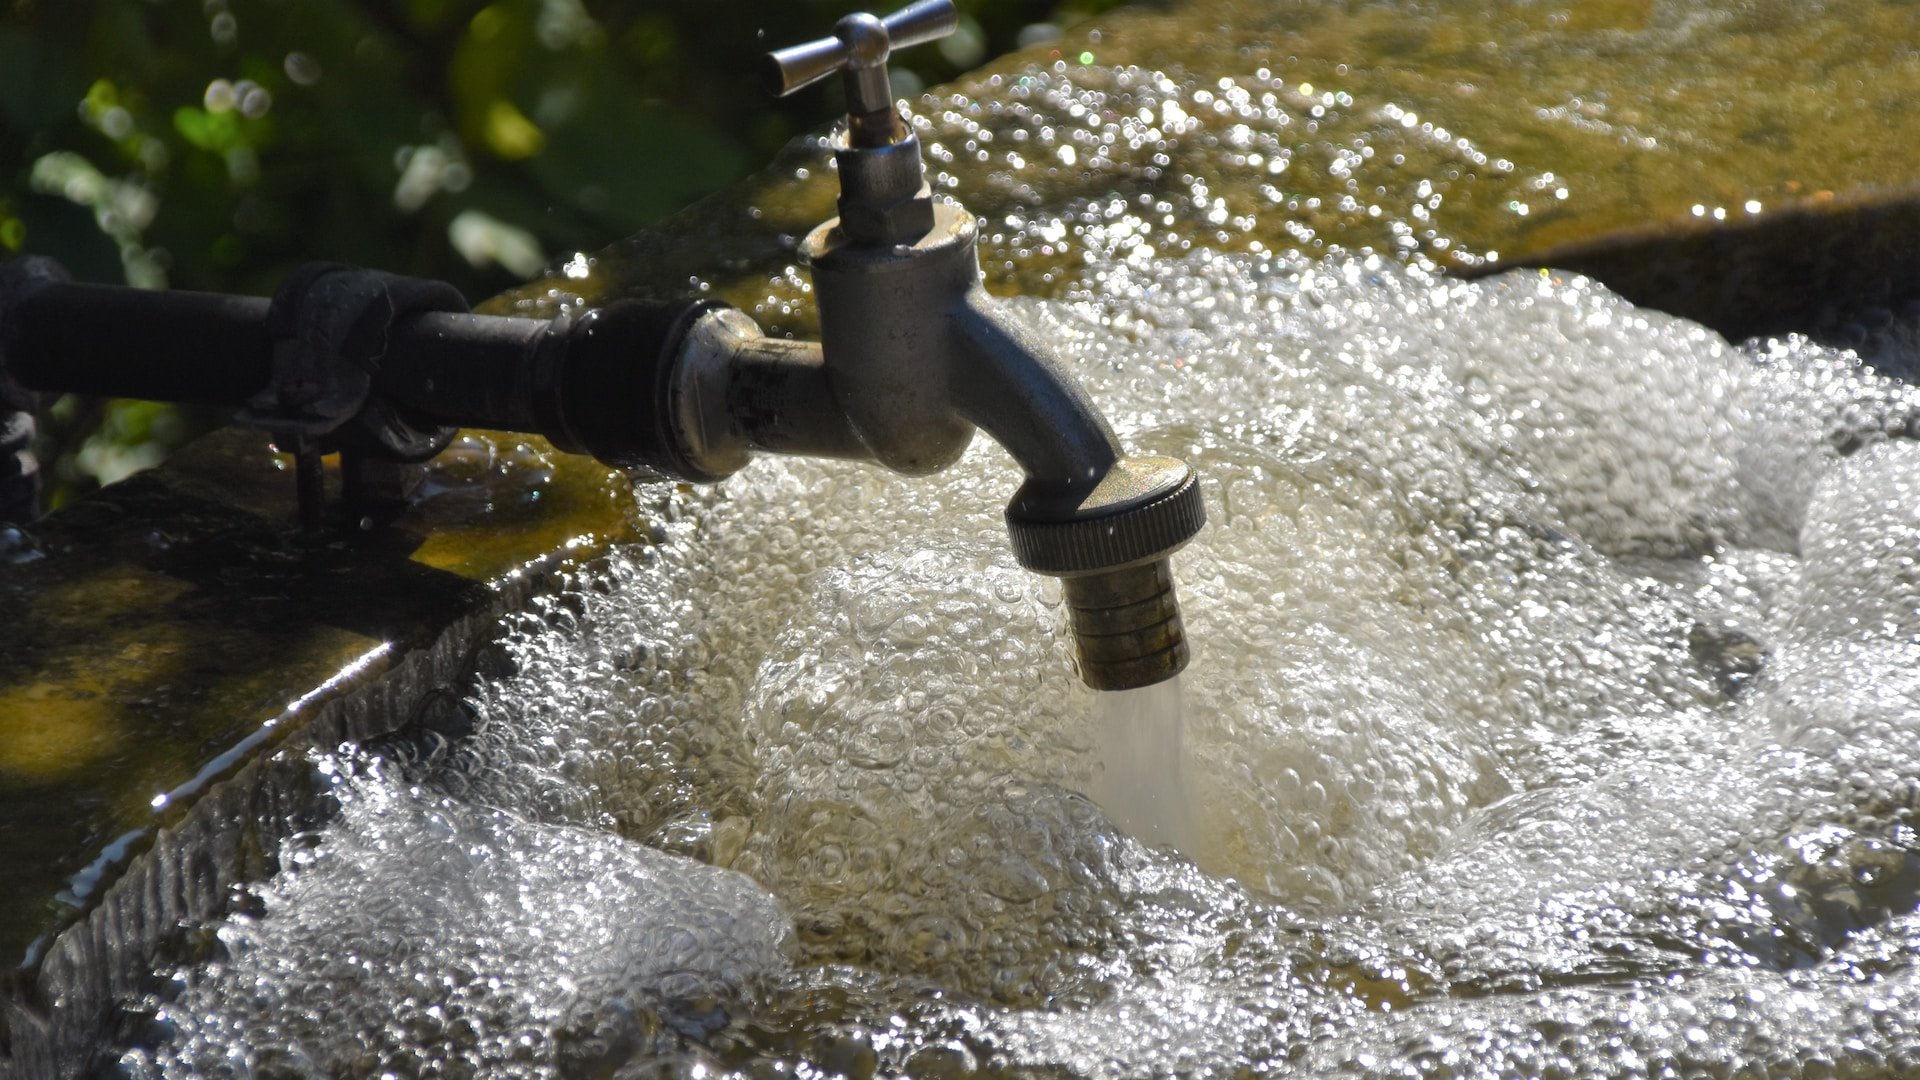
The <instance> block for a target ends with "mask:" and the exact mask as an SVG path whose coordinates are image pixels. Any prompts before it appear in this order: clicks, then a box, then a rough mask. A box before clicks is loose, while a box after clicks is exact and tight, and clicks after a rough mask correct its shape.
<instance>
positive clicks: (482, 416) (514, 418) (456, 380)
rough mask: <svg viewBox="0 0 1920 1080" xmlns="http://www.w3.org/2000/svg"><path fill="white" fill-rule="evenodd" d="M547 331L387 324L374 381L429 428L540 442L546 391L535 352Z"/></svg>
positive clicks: (414, 318) (524, 324)
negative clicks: (528, 435) (526, 436)
mask: <svg viewBox="0 0 1920 1080" xmlns="http://www.w3.org/2000/svg"><path fill="white" fill-rule="evenodd" d="M554 325H555V324H554V323H551V322H548V321H546V320H544V319H527V318H517V317H513V316H502V315H465V314H457V313H454V312H443V311H429V312H422V313H420V314H418V315H409V316H405V317H404V318H402V319H401V320H400V321H399V322H398V323H396V324H394V327H393V331H392V343H391V344H390V345H389V346H388V348H387V355H386V356H385V357H383V358H382V361H381V368H380V374H379V376H378V378H377V379H376V380H375V382H376V385H377V386H378V387H379V390H380V392H381V393H383V394H385V395H387V397H388V398H389V399H390V400H391V401H393V403H394V404H395V405H398V406H399V407H400V408H401V409H402V410H403V411H404V412H405V413H406V414H408V415H409V416H412V417H415V418H417V419H418V420H421V421H423V422H427V423H431V424H445V425H448V426H451V427H483V428H493V429H495V430H499V431H521V432H535V433H539V434H547V433H548V427H549V421H548V420H547V419H546V418H544V417H542V416H541V415H540V408H539V404H540V399H541V398H542V396H544V395H547V394H550V393H551V388H550V387H548V386H543V385H541V384H542V383H543V382H545V381H546V379H547V377H548V376H547V372H548V365H545V364H542V363H541V362H540V360H541V356H540V353H541V350H542V349H543V348H545V347H547V346H548V345H549V343H550V342H551V341H552V339H553V337H554V335H553V334H552V331H553V328H554Z"/></svg>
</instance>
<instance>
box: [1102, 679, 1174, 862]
mask: <svg viewBox="0 0 1920 1080" xmlns="http://www.w3.org/2000/svg"><path fill="white" fill-rule="evenodd" d="M1185 735H1186V716H1185V712H1184V708H1183V702H1182V695H1181V689H1180V679H1179V678H1178V677H1175V678H1172V679H1168V680H1166V681H1165V682H1161V683H1155V684H1154V685H1152V686H1144V687H1141V688H1139V689H1137V690H1122V691H1118V692H1113V693H1104V694H1101V695H1100V726H1099V734H1098V736H1097V742H1096V747H1097V750H1098V753H1099V756H1100V764H1101V769H1100V772H1099V774H1098V778H1097V779H1096V780H1095V782H1094V791H1093V799H1094V802H1096V803H1099V804H1100V808H1101V809H1102V810H1105V811H1106V813H1107V816H1108V817H1109V818H1111V819H1113V822H1114V824H1116V825H1118V826H1120V827H1121V828H1122V829H1125V830H1126V831H1127V832H1129V833H1131V834H1133V836H1135V837H1136V838H1138V839H1139V840H1140V841H1141V842H1142V843H1145V844H1148V845H1151V846H1155V847H1159V846H1163V845H1168V846H1172V847H1173V848H1174V849H1175V850H1177V851H1179V852H1181V853H1182V854H1184V855H1187V856H1189V857H1192V856H1193V855H1194V853H1195V852H1196V850H1197V847H1196V842H1197V840H1198V836H1197V830H1196V818H1197V817H1198V815H1197V814H1196V813H1195V807H1194V805H1193V800H1192V797H1191V795H1190V794H1189V793H1188V791H1187V775H1186V745H1185V743H1186V739H1185Z"/></svg>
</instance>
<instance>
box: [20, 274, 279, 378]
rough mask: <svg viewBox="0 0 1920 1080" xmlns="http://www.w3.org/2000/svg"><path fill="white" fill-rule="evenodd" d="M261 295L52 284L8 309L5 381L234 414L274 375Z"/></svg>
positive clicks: (270, 339)
mask: <svg viewBox="0 0 1920 1080" xmlns="http://www.w3.org/2000/svg"><path fill="white" fill-rule="evenodd" d="M268 303H269V301H268V300H267V299H266V298H265V297H263V296H225V295H221V294H217V293H196V292H154V291H151V290H148V289H130V288H126V287H124V286H117V285H80V284H72V283H65V282H62V283H57V284H48V285H42V286H39V287H37V288H34V289H32V290H31V291H30V292H28V293H26V295H24V296H22V297H21V298H20V299H19V300H18V301H17V302H16V303H15V304H14V305H13V307H12V308H11V310H9V311H8V312H7V320H6V321H7V327H6V337H5V344H4V355H5V357H6V364H7V374H8V375H10V376H11V377H12V378H13V379H14V381H16V382H18V383H19V384H20V385H21V386H24V387H26V388H27V389H29V390H38V391H44V392H51V393H72V394H88V395H92V396H94V397H124V398H141V399H145V400H150V401H175V402H180V403H183V404H190V405H223V406H227V407H230V408H238V407H240V406H242V405H244V404H246V403H247V401H248V400H249V399H250V398H252V397H253V396H254V395H255V394H258V393H259V392H260V391H261V390H263V389H265V387H266V385H267V381H268V379H269V378H271V376H272V374H273V339H272V337H271V335H270V334H269V333H268V331H267V306H268Z"/></svg>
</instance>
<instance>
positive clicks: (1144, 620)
mask: <svg viewBox="0 0 1920 1080" xmlns="http://www.w3.org/2000/svg"><path fill="white" fill-rule="evenodd" d="M1061 584H1062V586H1063V587H1064V589H1065V591H1066V598H1067V613H1068V618H1069V620H1070V622H1071V623H1072V626H1073V639H1074V644H1075V646H1076V651H1077V653H1078V656H1079V661H1080V678H1081V679H1082V681H1084V682H1085V683H1086V684H1087V685H1088V686H1091V687H1092V688H1094V689H1095V690H1136V689H1139V688H1140V687H1143V686H1152V685H1153V684H1154V683H1158V682H1165V681H1166V680H1168V679H1171V678H1173V677H1174V676H1175V675H1178V674H1180V672H1181V671H1182V670H1183V669H1184V668H1185V667H1186V666H1187V658H1188V652H1187V635H1186V630H1185V628H1184V627H1183V626H1182V625H1181V622H1180V599H1179V597H1178V596H1176V595H1175V594H1174V588H1173V565H1172V562H1171V561H1170V560H1168V559H1156V560H1154V561H1152V562H1147V563H1140V564H1137V565H1134V566H1126V567H1121V568H1120V569H1118V570H1105V571H1101V572H1099V573H1094V574H1085V575H1082V576H1080V577H1070V578H1066V579H1065V580H1064V581H1063V582H1062V583H1061Z"/></svg>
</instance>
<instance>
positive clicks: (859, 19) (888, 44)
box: [767, 0, 960, 116]
mask: <svg viewBox="0 0 1920 1080" xmlns="http://www.w3.org/2000/svg"><path fill="white" fill-rule="evenodd" d="M959 25H960V13H959V11H958V10H956V9H955V8H954V6H953V0H918V2H917V3H913V4H908V5H907V6H906V7H903V8H901V9H900V10H899V11H896V12H894V13H893V14H891V15H889V16H887V17H886V18H884V19H882V18H879V17H877V16H874V15H869V14H867V13H866V12H864V11H861V12H855V13H853V14H851V15H848V16H847V17H846V18H843V19H841V20H840V21H839V22H838V23H836V24H835V25H834V28H833V36H832V37H824V38H821V39H819V40H818V41H809V42H806V43H805V44H801V45H794V46H791V47H789V48H785V49H781V50H780V51H778V52H775V53H770V54H768V56H767V61H768V64H767V74H768V82H769V83H770V84H771V85H772V88H773V92H774V94H775V95H777V96H779V97H786V96H787V95H788V94H791V93H793V92H794V91H796V90H799V89H800V88H802V87H806V86H812V85H813V84H814V83H817V82H819V81H820V80H821V79H824V78H826V77H827V76H829V75H831V74H833V73H834V72H836V71H844V72H846V76H847V111H848V112H849V113H852V114H854V115H855V116H858V115H861V114H871V113H877V112H880V111H882V110H891V109H892V108H893V91H892V88H891V86H890V85H889V84H888V81H887V57H888V56H889V55H891V54H892V52H893V50H895V49H904V48H906V47H907V46H909V45H919V44H921V43H923V42H928V41H934V40H936V39H938V38H943V37H946V36H947V35H948V34H951V33H953V31H954V28H955V27H957V26H959Z"/></svg>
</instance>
